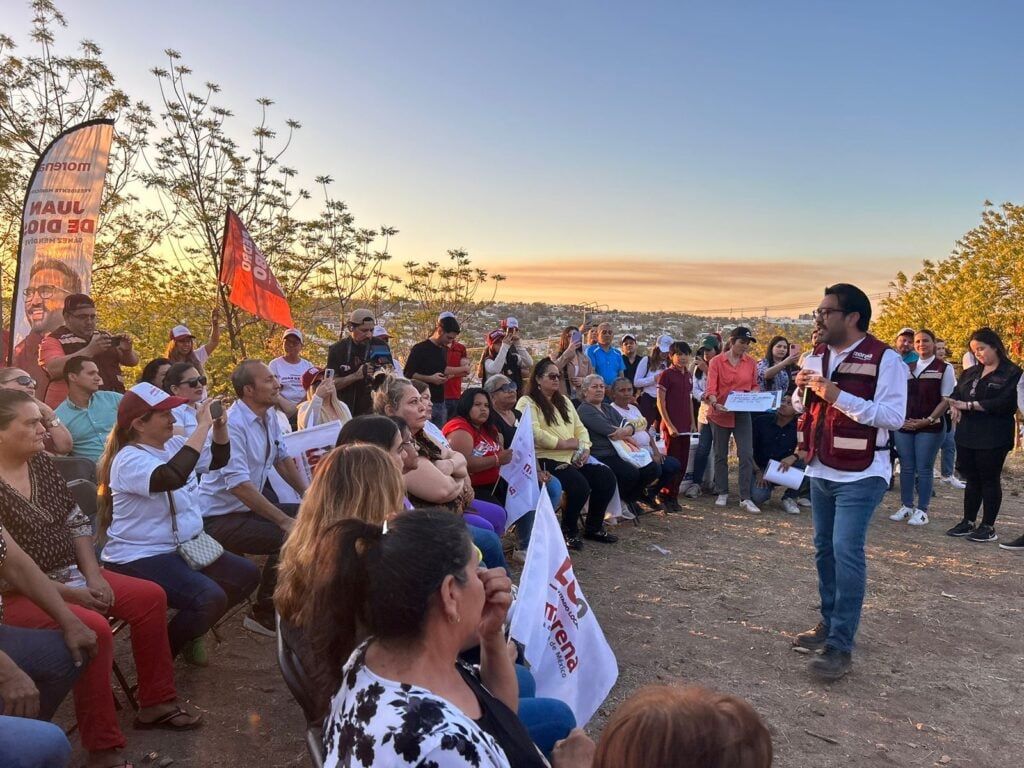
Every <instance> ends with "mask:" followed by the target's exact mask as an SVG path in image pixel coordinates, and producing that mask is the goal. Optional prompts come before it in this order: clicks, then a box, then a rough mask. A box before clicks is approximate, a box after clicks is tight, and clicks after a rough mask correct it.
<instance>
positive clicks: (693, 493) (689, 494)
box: [683, 483, 700, 499]
mask: <svg viewBox="0 0 1024 768" xmlns="http://www.w3.org/2000/svg"><path fill="white" fill-rule="evenodd" d="M683 496H685V497H686V498H688V499H696V498H697V497H698V496H700V486H699V485H697V484H696V483H694V484H693V485H691V486H690V487H689V488H687V489H686V490H685V491H684V492H683Z"/></svg>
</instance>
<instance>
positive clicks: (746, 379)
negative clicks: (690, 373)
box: [704, 352, 759, 427]
mask: <svg viewBox="0 0 1024 768" xmlns="http://www.w3.org/2000/svg"><path fill="white" fill-rule="evenodd" d="M757 391H759V390H758V386H757V364H756V363H755V362H754V358H752V357H751V356H750V355H744V356H743V357H742V358H740V362H739V364H738V365H733V363H732V360H730V359H729V353H728V352H723V353H722V354H720V355H715V356H714V357H713V358H711V362H710V363H708V388H707V391H706V392H705V393H704V396H705V397H710V396H711V395H714V396H715V399H716V400H717V401H718V402H719V403H721V404H722V405H724V406H728V405H729V403H728V402H727V398H728V397H729V393H730V392H757ZM708 421H710V422H711V423H712V424H717V425H718V426H720V427H735V426H736V416H735V415H734V414H731V413H723V412H722V411H718V410H715V409H714V408H708Z"/></svg>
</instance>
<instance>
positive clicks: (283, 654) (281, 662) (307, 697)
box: [275, 613, 324, 768]
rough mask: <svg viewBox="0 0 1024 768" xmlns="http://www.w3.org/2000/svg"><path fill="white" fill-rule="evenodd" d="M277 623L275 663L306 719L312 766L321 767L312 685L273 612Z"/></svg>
mask: <svg viewBox="0 0 1024 768" xmlns="http://www.w3.org/2000/svg"><path fill="white" fill-rule="evenodd" d="M275 618H276V624H277V663H278V666H280V667H281V677H283V678H284V683H285V685H287V686H288V690H289V691H291V694H292V697H293V698H294V699H295V701H296V702H297V703H298V705H299V706H300V707H301V708H302V714H303V716H304V717H305V719H306V749H308V750H309V757H310V759H311V760H312V761H313V766H314V768H323V764H324V743H323V734H322V725H321V723H320V719H319V718H318V717H317V714H316V706H315V704H314V703H313V695H312V694H311V693H310V690H311V689H312V687H313V685H312V683H311V682H310V681H309V676H308V675H307V674H306V670H305V669H303V668H302V662H301V661H300V660H299V657H298V655H297V654H296V653H295V651H293V650H292V649H291V648H289V647H288V643H287V642H286V641H285V639H284V634H283V633H282V632H281V617H280V615H277V614H276V613H275Z"/></svg>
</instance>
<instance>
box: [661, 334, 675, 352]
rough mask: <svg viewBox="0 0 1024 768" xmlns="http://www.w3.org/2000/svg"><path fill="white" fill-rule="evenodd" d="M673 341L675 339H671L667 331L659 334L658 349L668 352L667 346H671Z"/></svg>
mask: <svg viewBox="0 0 1024 768" xmlns="http://www.w3.org/2000/svg"><path fill="white" fill-rule="evenodd" d="M674 341H675V339H673V338H672V337H671V336H669V335H668V334H667V333H666V334H665V335H664V336H659V337H658V349H660V350H661V351H662V352H668V350H669V347H671V346H672V343H673V342H674Z"/></svg>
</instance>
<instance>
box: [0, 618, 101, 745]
mask: <svg viewBox="0 0 1024 768" xmlns="http://www.w3.org/2000/svg"><path fill="white" fill-rule="evenodd" d="M0 651H3V652H4V653H5V654H7V655H8V656H9V657H10V658H11V661H13V662H14V663H15V664H16V665H17V667H18V669H20V670H21V671H22V672H24V673H25V674H26V675H28V676H29V677H30V678H31V679H32V682H33V683H35V686H36V689H37V690H38V691H39V718H40V719H41V720H49V719H50V718H51V717H53V713H54V712H56V711H57V707H59V706H60V703H61V702H62V701H63V700H64V697H65V696H67V695H68V691H70V690H71V688H72V686H73V685H74V684H75V680H76V679H77V678H78V673H79V672H81V671H82V670H83V669H84V668H85V667H84V665H83V666H82V667H76V666H75V662H74V659H72V658H71V651H69V650H68V647H67V646H66V645H65V644H64V633H63V632H60V631H59V630H56V629H25V628H23V627H12V626H9V625H7V624H0ZM85 661H86V663H88V659H86V660H85ZM3 711H4V707H3V701H0V714H3ZM2 733H4V728H3V727H0V734H2ZM2 754H3V750H2V749H0V755H2ZM2 764H3V763H2V761H0V765H2Z"/></svg>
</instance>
